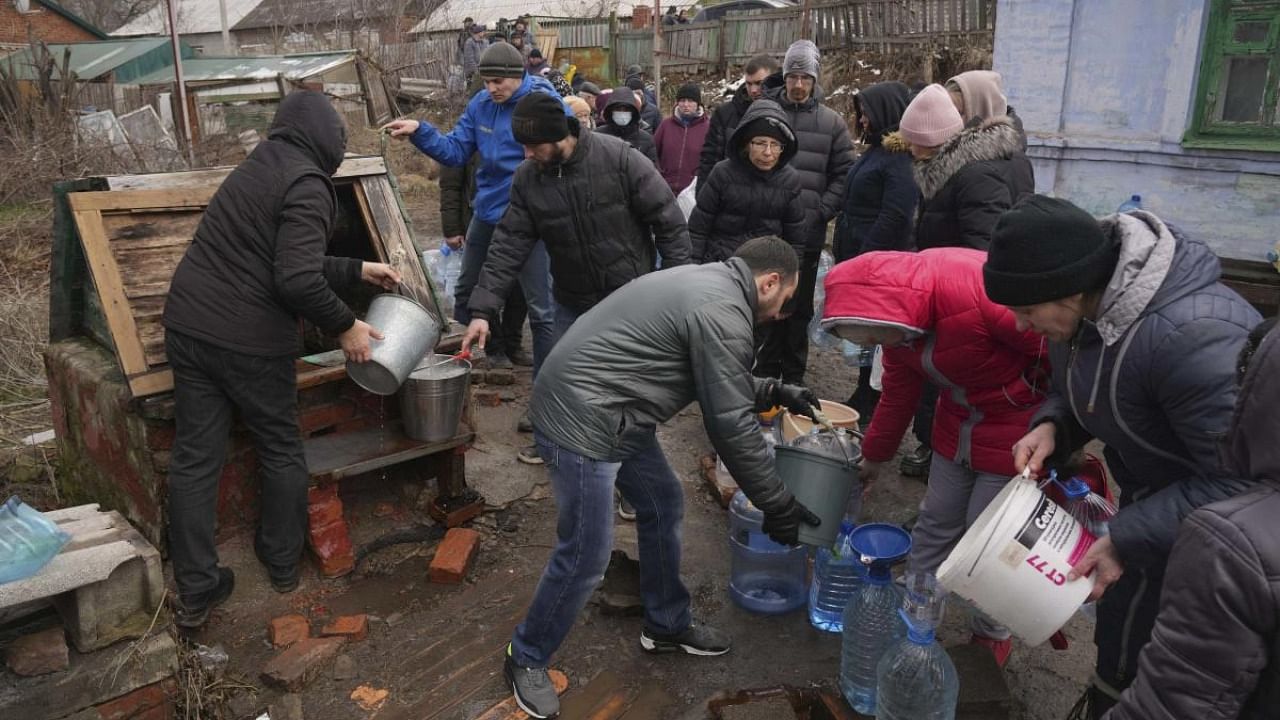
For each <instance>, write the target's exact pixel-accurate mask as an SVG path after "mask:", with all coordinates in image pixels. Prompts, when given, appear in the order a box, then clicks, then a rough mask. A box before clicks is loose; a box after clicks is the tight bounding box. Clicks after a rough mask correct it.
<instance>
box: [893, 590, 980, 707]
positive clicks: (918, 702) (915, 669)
mask: <svg viewBox="0 0 1280 720" xmlns="http://www.w3.org/2000/svg"><path fill="white" fill-rule="evenodd" d="M945 602H946V595H945V593H944V592H943V591H942V590H941V588H940V587H939V586H938V581H937V579H936V578H934V576H933V575H929V574H926V573H919V574H916V573H912V574H909V575H908V576H907V578H906V593H905V597H904V599H903V604H902V609H901V610H899V611H898V613H899V616H900V617H901V618H902V620H903V622H904V623H905V624H906V628H907V637H906V639H904V640H900V641H898V642H897V643H896V644H895V645H893V646H892V647H890V648H889V649H888V650H886V651H885V653H884V657H882V658H881V659H880V663H879V665H878V666H877V667H876V718H877V719H878V720H953V718H955V716H956V703H957V701H958V700H959V697H960V679H959V676H958V675H957V674H956V666H955V664H954V663H953V662H951V658H950V656H948V655H947V653H946V652H945V651H944V650H943V649H942V647H941V646H940V645H938V641H937V640H936V639H935V638H934V629H935V628H936V627H937V626H938V625H939V624H940V623H941V622H942V611H943V607H944V605H945Z"/></svg>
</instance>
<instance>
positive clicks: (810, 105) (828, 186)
mask: <svg viewBox="0 0 1280 720" xmlns="http://www.w3.org/2000/svg"><path fill="white" fill-rule="evenodd" d="M821 59H822V58H821V54H820V53H819V52H818V46H817V45H814V44H813V42H812V41H810V40H797V41H795V42H794V43H792V44H791V47H789V48H787V54H786V56H785V57H784V58H783V60H782V75H783V78H782V81H783V84H782V85H781V86H779V87H777V88H775V89H774V90H773V91H771V92H769V93H767V95H768V96H769V98H770V99H771V100H773V101H774V102H776V103H778V104H779V105H781V106H782V110H783V112H785V113H786V114H787V119H788V120H789V122H790V124H791V129H792V130H794V131H795V134H796V140H797V143H798V145H799V149H798V151H797V152H796V154H795V156H794V157H792V158H791V163H790V164H791V166H792V167H794V168H795V169H796V170H797V171H798V172H799V173H800V184H801V186H802V187H803V188H804V200H805V209H806V211H807V213H808V226H809V230H808V237H807V238H806V241H805V253H804V258H803V259H802V260H801V263H800V289H799V290H798V291H797V292H796V307H795V311H794V312H793V313H792V314H791V315H790V316H789V317H788V318H786V319H785V320H784V321H782V322H781V323H779V325H778V326H777V327H775V328H773V329H772V331H771V332H770V334H769V336H768V338H767V339H766V340H765V344H764V346H763V347H762V348H761V350H760V359H759V362H758V363H757V365H756V372H757V373H760V374H763V375H771V376H774V377H781V378H782V379H783V380H784V381H785V382H789V383H792V384H794V385H800V384H803V382H804V373H805V366H806V364H807V363H808V359H809V321H810V319H812V318H813V290H814V286H815V285H816V284H817V279H818V258H819V255H820V254H821V252H822V248H823V246H824V245H825V244H826V242H827V223H828V222H830V221H831V220H832V218H834V217H835V216H836V214H837V213H839V212H840V202H841V200H843V199H844V183H845V178H846V176H848V174H849V168H850V167H851V166H852V165H853V143H852V141H850V139H849V126H848V125H847V124H846V123H845V121H844V118H842V117H840V114H839V113H837V112H836V111H835V110H832V109H831V108H829V107H827V106H826V105H823V104H822V89H821V88H820V87H819V86H818V77H819V75H820V64H821Z"/></svg>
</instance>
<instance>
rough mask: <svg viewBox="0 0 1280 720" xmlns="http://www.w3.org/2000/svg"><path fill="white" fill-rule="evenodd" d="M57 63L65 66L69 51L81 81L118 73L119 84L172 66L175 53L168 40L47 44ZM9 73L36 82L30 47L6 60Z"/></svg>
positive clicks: (186, 51) (70, 66)
mask: <svg viewBox="0 0 1280 720" xmlns="http://www.w3.org/2000/svg"><path fill="white" fill-rule="evenodd" d="M47 47H48V48H49V54H50V56H52V57H53V60H54V62H56V63H58V65H59V66H61V65H62V59H63V57H64V56H65V53H66V51H67V50H68V49H70V50H71V60H70V63H69V64H68V69H69V70H70V71H71V72H74V73H75V74H76V76H77V77H79V78H80V79H81V80H93V79H95V78H99V77H101V76H103V75H105V74H107V73H109V72H112V71H119V72H116V78H115V79H116V81H117V82H132V81H133V78H135V77H137V76H139V75H142V74H144V73H149V72H151V71H152V70H156V69H157V68H158V67H163V66H164V65H172V64H173V59H172V54H171V53H170V50H169V39H168V38H162V37H156V38H130V39H121V40H101V41H96V42H82V43H52V44H49V45H47ZM182 54H183V56H184V57H190V56H191V55H192V52H191V48H190V47H187V46H186V45H183V46H182ZM3 63H4V67H5V70H6V71H9V70H10V68H12V72H13V75H14V76H15V77H17V78H18V79H19V80H34V79H35V77H36V69H35V60H34V56H33V55H32V52H31V48H26V49H24V50H22V51H19V52H16V53H14V54H13V55H10V56H9V57H6V58H5V59H4V60H3Z"/></svg>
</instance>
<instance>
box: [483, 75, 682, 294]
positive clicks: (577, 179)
mask: <svg viewBox="0 0 1280 720" xmlns="http://www.w3.org/2000/svg"><path fill="white" fill-rule="evenodd" d="M628 92H629V91H628ZM570 126H571V127H572V128H574V129H575V130H577V123H576V121H574V120H572V119H570ZM539 240H542V241H543V242H545V243H546V247H547V252H548V253H549V254H550V256H551V278H552V280H553V281H554V282H553V288H552V292H553V294H554V295H555V300H556V302H558V303H560V304H561V305H564V306H566V307H569V308H571V309H573V310H574V311H576V312H585V311H586V310H588V309H590V308H591V307H592V306H594V305H595V304H596V303H598V302H600V301H601V300H603V299H604V298H605V297H606V296H607V295H608V294H609V293H611V292H613V291H614V290H617V289H618V288H620V287H622V286H623V285H625V284H626V283H628V282H630V281H631V280H634V279H635V278H638V277H640V276H641V275H644V274H645V273H648V272H650V271H652V270H653V266H654V264H655V262H656V260H657V255H656V252H661V253H662V266H663V267H664V268H665V267H675V266H676V265H685V264H688V262H689V231H688V229H687V228H686V226H685V221H684V215H683V214H682V213H681V212H680V208H679V207H678V206H677V205H676V199H675V196H674V195H672V194H671V188H670V187H668V186H667V182H666V181H665V180H663V179H662V175H661V174H660V173H659V172H658V168H657V167H655V166H654V164H653V163H651V162H649V161H648V160H646V159H645V157H644V156H643V155H641V154H640V153H639V152H638V151H636V150H635V149H634V148H632V147H631V146H629V145H627V144H626V143H625V142H623V141H622V140H619V139H618V138H615V137H611V136H608V135H601V134H599V133H597V132H583V133H581V134H580V135H579V137H578V142H577V146H576V147H575V148H574V152H573V155H571V156H570V157H569V158H568V159H567V160H566V161H565V162H564V163H563V164H561V165H556V166H551V167H546V168H544V167H542V166H541V165H539V164H538V163H537V162H534V161H532V160H526V161H525V162H523V163H521V164H520V167H518V168H516V174H515V177H514V179H513V180H512V185H511V202H510V204H509V205H508V206H507V212H506V214H504V215H503V216H502V220H501V222H499V223H498V227H497V229H495V230H494V233H493V241H492V242H491V244H490V245H489V254H488V257H487V259H486V260H485V262H484V267H483V269H481V271H480V281H479V283H478V284H477V285H476V288H475V290H473V291H472V293H471V301H470V308H471V313H472V315H475V316H477V317H482V318H492V317H493V316H494V315H495V314H497V312H498V310H499V309H500V308H501V307H502V300H503V298H505V297H506V296H507V292H508V291H509V289H510V287H511V284H512V283H514V282H516V280H517V278H518V277H519V275H520V269H521V268H523V267H524V263H525V260H526V259H527V258H528V257H529V253H530V252H532V251H533V248H534V246H535V245H536V244H537V242H538V241H539ZM655 243H656V248H655Z"/></svg>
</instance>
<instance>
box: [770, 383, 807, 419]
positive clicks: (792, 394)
mask: <svg viewBox="0 0 1280 720" xmlns="http://www.w3.org/2000/svg"><path fill="white" fill-rule="evenodd" d="M773 387H774V389H773V398H774V402H775V404H777V405H781V406H783V407H785V408H786V409H787V410H789V411H791V413H792V414H795V415H803V416H805V417H807V418H809V419H810V420H815V421H816V420H817V418H815V417H814V416H813V409H814V408H815V407H818V396H817V395H814V394H813V391H812V390H810V389H809V388H807V387H802V386H800V385H787V384H786V383H778V384H776V385H774V386H773Z"/></svg>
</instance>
